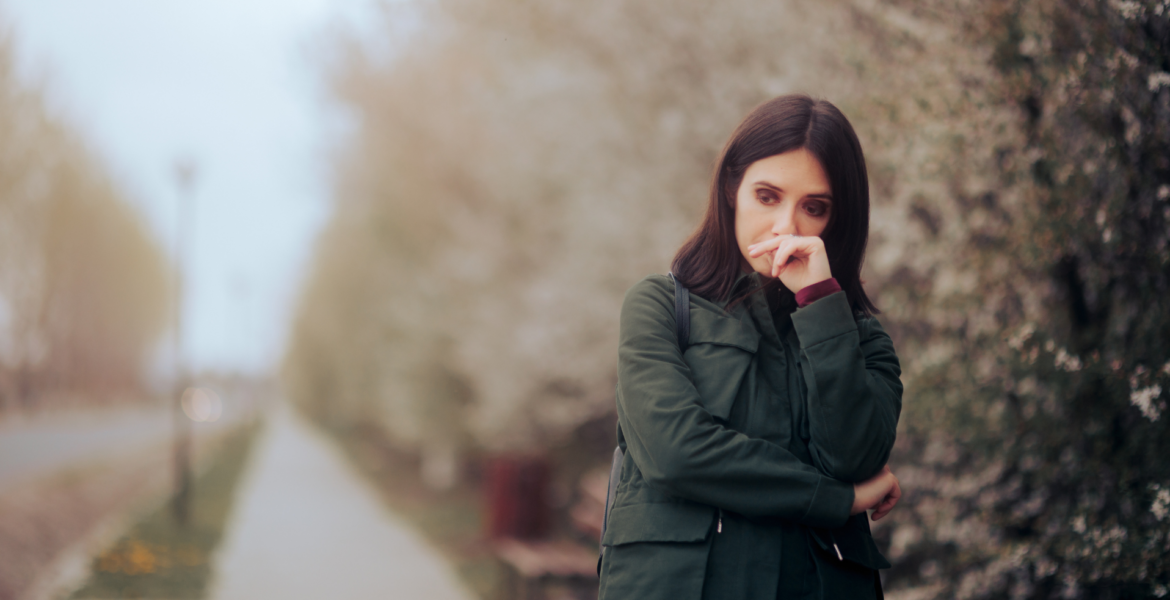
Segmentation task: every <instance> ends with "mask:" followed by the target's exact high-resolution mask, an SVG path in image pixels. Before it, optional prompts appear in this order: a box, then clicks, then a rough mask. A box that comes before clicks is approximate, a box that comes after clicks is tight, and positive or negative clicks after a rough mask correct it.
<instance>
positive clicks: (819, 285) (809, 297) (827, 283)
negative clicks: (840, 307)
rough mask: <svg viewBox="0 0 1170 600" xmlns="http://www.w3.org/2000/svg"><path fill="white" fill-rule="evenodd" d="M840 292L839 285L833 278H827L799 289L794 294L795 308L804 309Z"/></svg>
mask: <svg viewBox="0 0 1170 600" xmlns="http://www.w3.org/2000/svg"><path fill="white" fill-rule="evenodd" d="M839 291H841V285H840V284H839V283H837V280H836V279H835V278H833V277H829V278H828V279H825V280H823V281H818V282H816V283H813V284H809V285H806V286H804V287H803V288H801V289H800V290H799V291H797V292H796V304H797V306H799V307H801V308H804V307H805V306H808V305H809V304H812V303H813V302H816V301H817V300H820V299H821V298H824V297H825V296H828V295H829V294H835V293H837V292H839Z"/></svg>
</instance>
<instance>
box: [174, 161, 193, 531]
mask: <svg viewBox="0 0 1170 600" xmlns="http://www.w3.org/2000/svg"><path fill="white" fill-rule="evenodd" d="M174 175H175V183H176V186H177V188H178V210H177V211H176V212H177V220H176V225H177V227H176V229H175V291H174V334H175V336H174V344H175V348H174V367H175V370H174V377H175V379H174V385H175V389H174V390H173V393H174V398H175V404H174V424H175V439H174V477H175V497H174V502H173V504H172V509H173V512H174V516H175V520H176V521H177V522H178V523H179V524H181V525H186V524H187V520H188V517H189V516H190V512H191V507H190V500H191V420H190V419H188V418H187V416H186V415H185V414H184V411H183V394H184V393H185V391H186V389H187V387H188V383H189V382H188V379H189V377H190V374H189V373H188V368H187V367H188V365H187V361H186V360H185V358H186V357H185V355H184V353H183V288H184V285H183V284H184V283H185V281H184V280H185V279H187V278H186V274H187V273H186V271H187V269H186V267H187V266H188V265H187V262H188V256H187V255H188V253H189V252H190V244H191V241H192V233H193V230H194V220H193V219H192V218H191V216H192V215H191V213H192V212H193V209H194V188H195V177H196V168H195V162H194V161H193V160H191V159H186V158H185V159H180V160H178V161H176V162H175V171H174ZM187 283H189V282H187Z"/></svg>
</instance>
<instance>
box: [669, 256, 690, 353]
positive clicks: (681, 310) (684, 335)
mask: <svg viewBox="0 0 1170 600" xmlns="http://www.w3.org/2000/svg"><path fill="white" fill-rule="evenodd" d="M670 278H671V279H673V280H674V324H675V333H676V334H677V335H678V349H679V350H680V351H682V352H686V351H687V346H689V345H690V341H691V291H690V290H688V289H687V288H686V286H684V285H683V284H682V282H681V281H679V280H678V277H675V276H674V273H670Z"/></svg>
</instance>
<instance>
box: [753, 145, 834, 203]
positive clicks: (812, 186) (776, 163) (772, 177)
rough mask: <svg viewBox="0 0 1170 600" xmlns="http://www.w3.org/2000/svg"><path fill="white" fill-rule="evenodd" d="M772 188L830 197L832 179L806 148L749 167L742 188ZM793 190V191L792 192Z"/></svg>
mask: <svg viewBox="0 0 1170 600" xmlns="http://www.w3.org/2000/svg"><path fill="white" fill-rule="evenodd" d="M757 184H768V185H771V186H774V187H779V188H781V189H784V190H788V191H794V192H795V191H798V188H799V191H801V193H805V194H814V193H826V194H827V193H829V189H830V188H829V178H828V177H827V176H826V175H825V169H824V168H823V167H822V166H821V162H820V161H819V160H817V158H816V157H815V156H813V155H812V153H811V152H809V151H808V150H805V149H804V148H799V149H797V150H791V151H789V152H785V153H783V154H776V155H773V156H769V157H767V158H761V159H760V160H757V161H756V162H754V163H752V164H751V165H750V166H748V168H747V170H746V171H744V174H743V183H742V185H757ZM789 188H792V189H791V190H789Z"/></svg>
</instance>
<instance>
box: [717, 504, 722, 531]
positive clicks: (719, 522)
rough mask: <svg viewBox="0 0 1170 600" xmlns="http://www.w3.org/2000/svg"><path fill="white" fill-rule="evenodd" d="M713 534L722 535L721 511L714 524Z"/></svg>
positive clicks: (720, 510)
mask: <svg viewBox="0 0 1170 600" xmlns="http://www.w3.org/2000/svg"><path fill="white" fill-rule="evenodd" d="M715 533H723V509H722V508H721V509H719V521H718V522H717V523H715Z"/></svg>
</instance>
